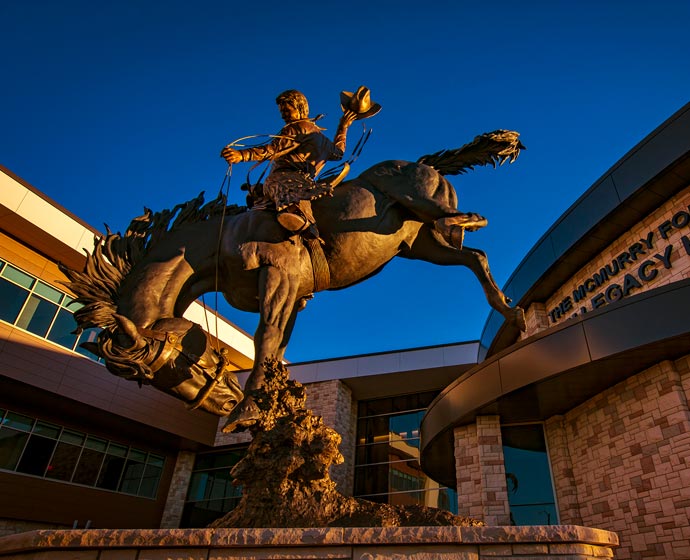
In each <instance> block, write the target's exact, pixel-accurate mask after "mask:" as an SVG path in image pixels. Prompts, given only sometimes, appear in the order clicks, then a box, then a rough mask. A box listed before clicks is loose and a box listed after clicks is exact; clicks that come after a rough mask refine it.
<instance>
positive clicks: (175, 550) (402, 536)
mask: <svg viewBox="0 0 690 560" xmlns="http://www.w3.org/2000/svg"><path fill="white" fill-rule="evenodd" d="M617 543H618V539H617V537H616V535H615V534H614V533H610V532H608V531H602V530H599V529H591V528H587V527H578V526H574V525H570V526H567V525H561V526H553V525H552V526H548V527H396V528H392V527H387V528H352V529H350V528H323V529H173V530H145V529H144V530H134V529H120V530H117V529H100V530H87V531H33V532H29V533H23V534H21V535H13V536H10V537H5V538H0V552H2V553H4V554H5V555H6V556H4V555H3V557H2V558H3V560H39V559H40V560H43V559H46V560H48V559H50V560H110V559H116V558H117V559H118V560H129V559H131V560H164V559H167V560H169V559H185V560H197V559H198V560H221V559H230V558H233V559H240V560H249V559H250V558H251V559H253V560H263V559H266V560H268V559H269V558H292V559H294V560H298V559H307V558H309V559H314V558H323V559H343V560H345V559H347V560H394V559H395V560H402V559H404V558H413V559H414V560H427V559H428V560H432V559H434V560H489V559H491V560H501V559H507V558H522V559H523V560H527V559H531V560H537V559H539V558H544V559H547V558H556V559H557V558H561V559H563V560H580V559H582V560H584V559H588V560H589V559H591V560H594V559H602V558H612V557H613V549H614V548H615V547H616V545H617Z"/></svg>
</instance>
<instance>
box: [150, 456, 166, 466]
mask: <svg viewBox="0 0 690 560" xmlns="http://www.w3.org/2000/svg"><path fill="white" fill-rule="evenodd" d="M164 461H165V458H163V457H161V456H159V455H149V461H148V463H149V465H152V466H155V467H162V466H163V463H164Z"/></svg>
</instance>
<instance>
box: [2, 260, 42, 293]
mask: <svg viewBox="0 0 690 560" xmlns="http://www.w3.org/2000/svg"><path fill="white" fill-rule="evenodd" d="M2 275H3V276H4V277H5V278H8V279H9V280H12V282H15V283H16V284H19V285H20V286H23V287H25V288H28V289H31V286H33V285H34V282H35V281H36V279H35V278H34V277H33V276H31V275H29V274H27V273H26V272H22V271H21V270H19V269H18V268H14V267H13V266H12V265H11V264H8V265H7V266H6V267H5V268H4V270H3V271H2Z"/></svg>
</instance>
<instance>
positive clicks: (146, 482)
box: [139, 463, 163, 498]
mask: <svg viewBox="0 0 690 560" xmlns="http://www.w3.org/2000/svg"><path fill="white" fill-rule="evenodd" d="M161 464H162V463H161ZM162 473H163V469H162V468H161V467H160V466H157V465H152V464H151V463H149V464H148V465H146V468H145V469H144V477H143V478H142V480H141V486H140V487H139V495H140V496H144V497H146V498H155V497H156V492H157V491H158V483H159V482H160V480H161V474H162Z"/></svg>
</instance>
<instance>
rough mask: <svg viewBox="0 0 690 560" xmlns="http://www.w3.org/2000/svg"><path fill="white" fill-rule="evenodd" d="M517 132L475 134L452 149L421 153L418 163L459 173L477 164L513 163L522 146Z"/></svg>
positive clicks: (446, 172) (446, 171)
mask: <svg viewBox="0 0 690 560" xmlns="http://www.w3.org/2000/svg"><path fill="white" fill-rule="evenodd" d="M525 149H526V148H525V146H523V145H522V142H520V134H518V133H517V132H514V131H512V130H495V131H493V132H486V133H484V134H480V135H479V136H477V137H476V138H475V139H474V140H472V142H470V143H469V144H465V145H464V146H462V147H461V148H457V149H455V150H441V151H440V152H436V153H435V154H430V155H426V156H422V157H421V158H419V159H418V160H417V163H423V164H425V165H428V166H429V167H433V168H434V169H436V170H437V171H438V172H439V173H441V174H442V175H458V174H460V173H466V172H467V171H471V170H472V169H474V168H475V167H476V166H477V165H491V166H493V167H496V165H497V164H498V165H503V164H504V163H505V162H506V161H507V162H509V163H513V162H514V161H515V160H516V159H517V158H518V156H519V155H520V150H525Z"/></svg>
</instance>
